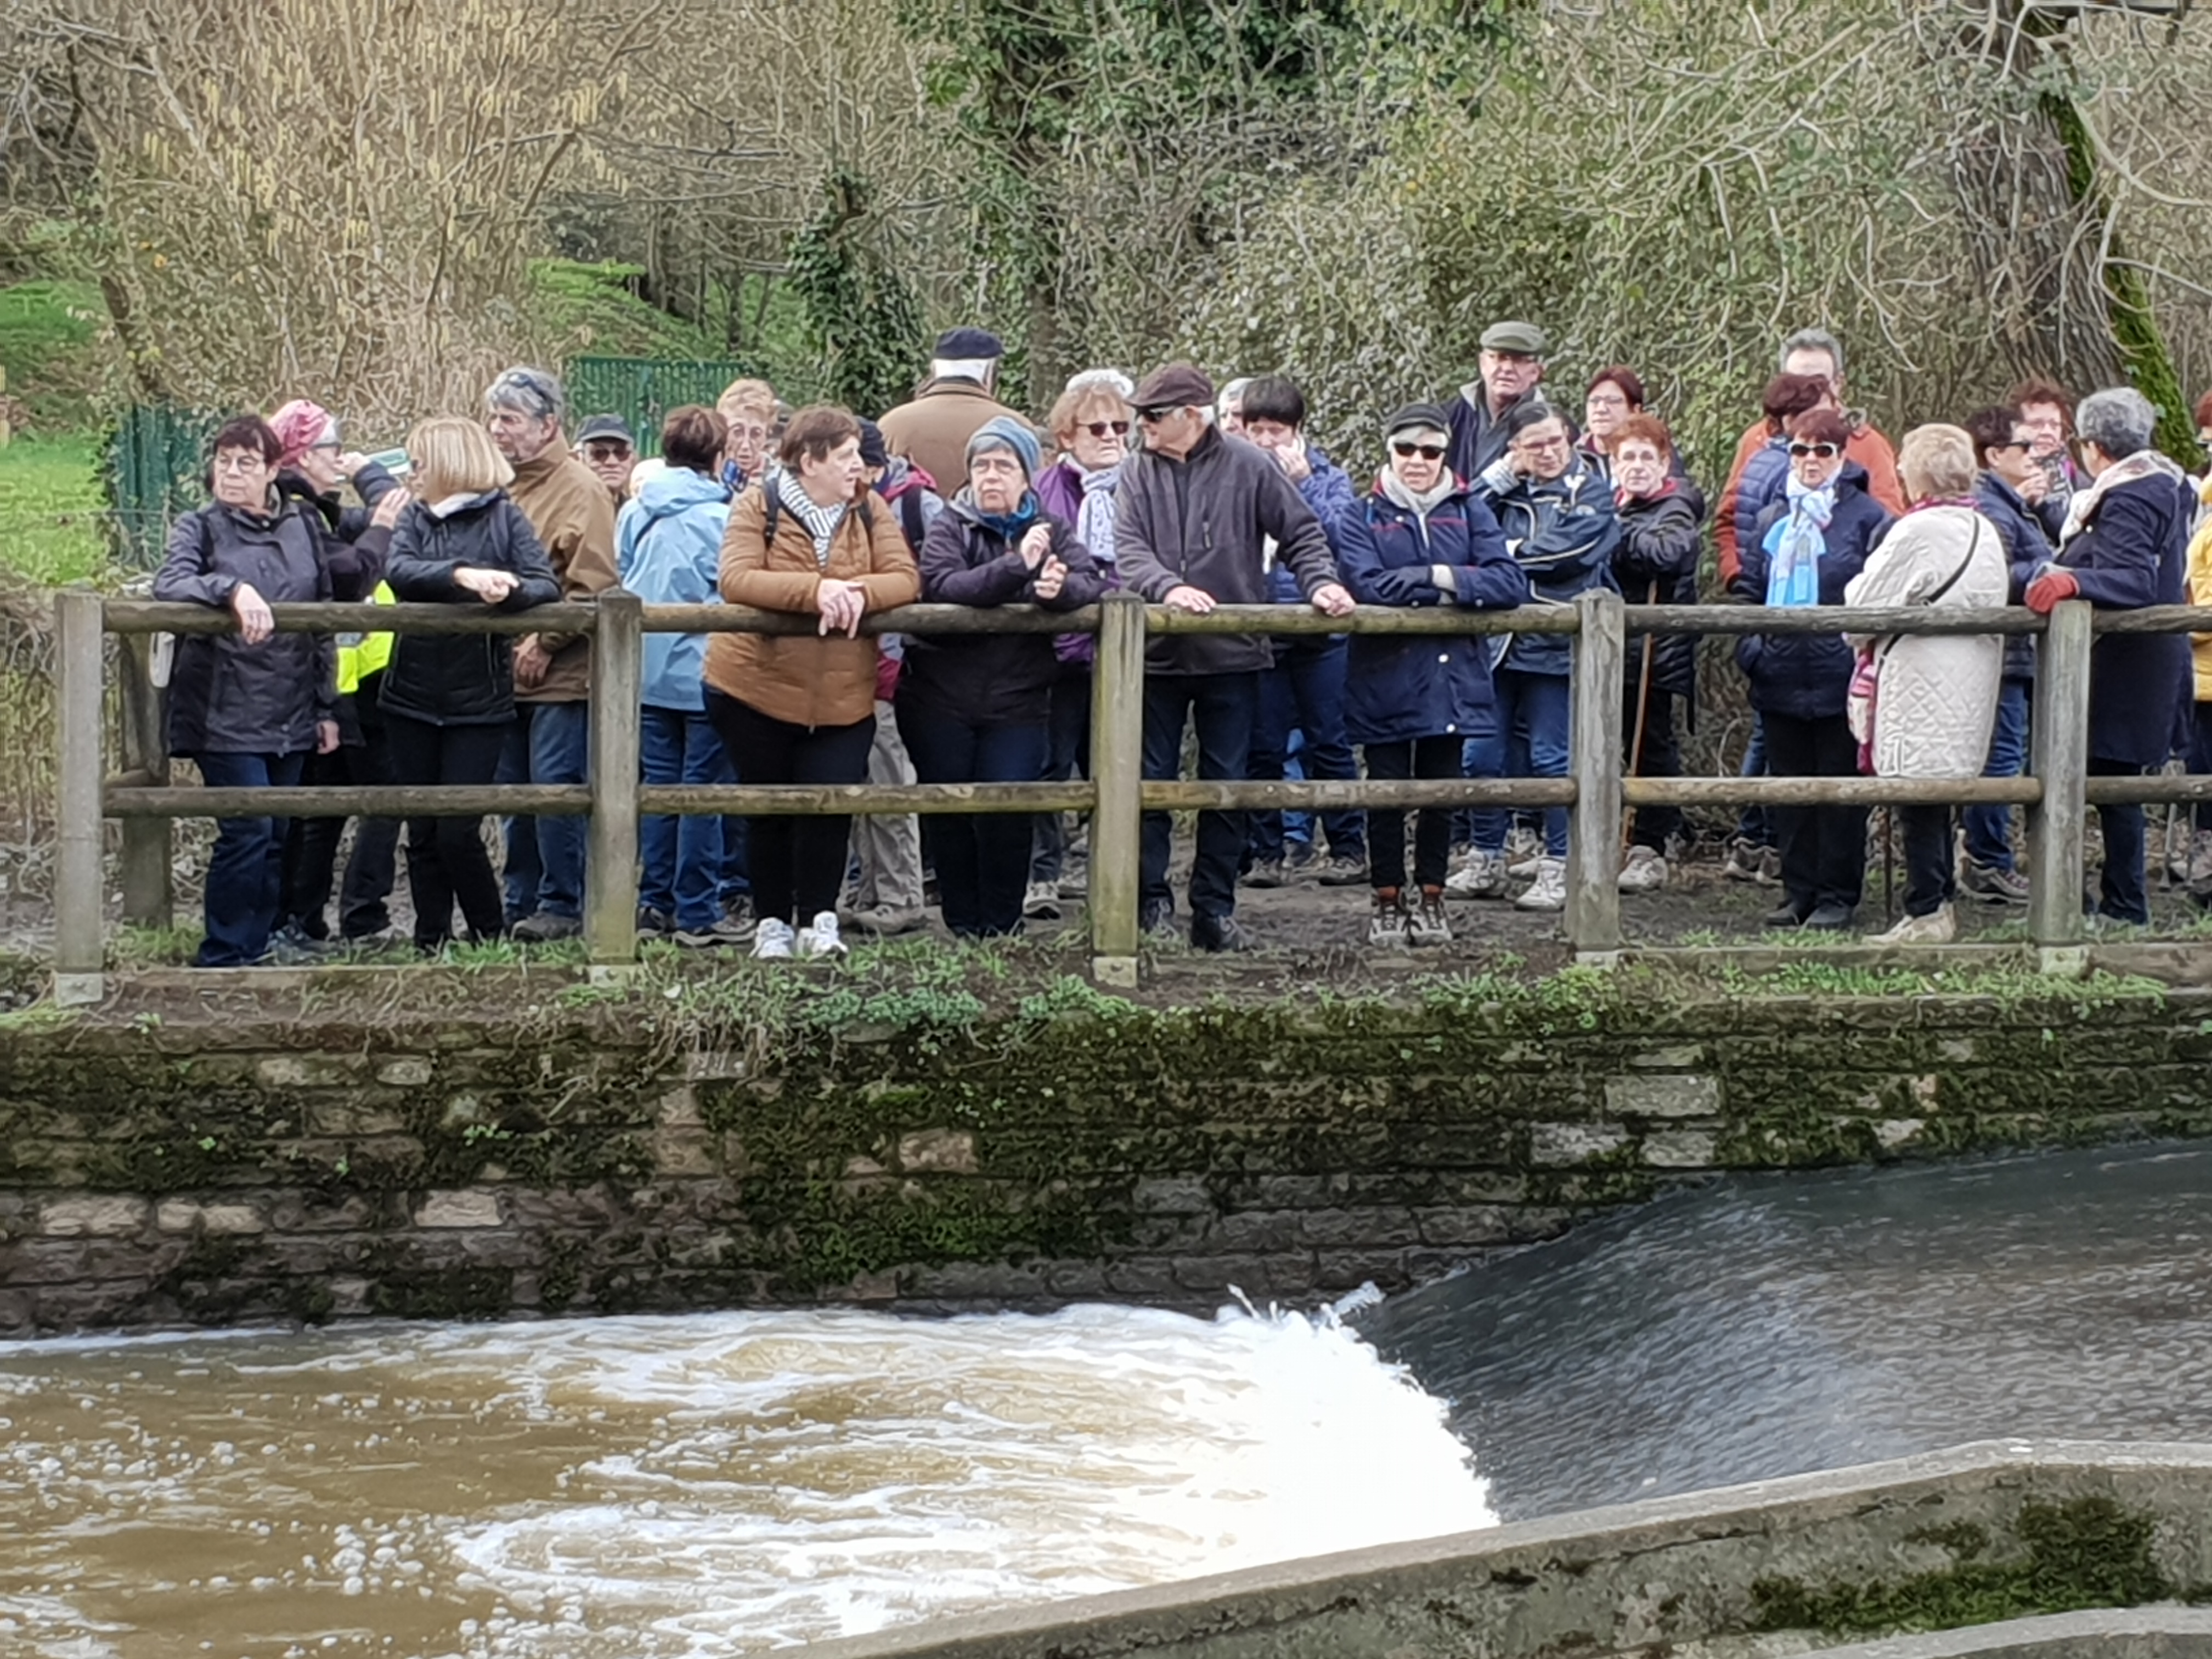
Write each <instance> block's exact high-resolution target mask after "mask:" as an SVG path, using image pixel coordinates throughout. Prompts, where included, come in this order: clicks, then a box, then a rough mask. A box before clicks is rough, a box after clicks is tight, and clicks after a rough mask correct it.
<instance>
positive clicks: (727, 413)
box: [714, 380, 775, 427]
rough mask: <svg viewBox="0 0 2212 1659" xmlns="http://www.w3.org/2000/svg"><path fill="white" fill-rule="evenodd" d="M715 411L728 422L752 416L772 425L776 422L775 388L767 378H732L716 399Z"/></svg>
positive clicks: (764, 423) (762, 422) (764, 424)
mask: <svg viewBox="0 0 2212 1659" xmlns="http://www.w3.org/2000/svg"><path fill="white" fill-rule="evenodd" d="M714 412H715V413H716V414H717V415H720V416H721V417H722V419H723V420H724V421H726V422H736V421H738V420H740V419H743V418H744V417H745V416H752V417H753V418H754V419H756V420H757V421H759V422H760V423H761V424H762V425H763V426H769V427H772V426H774V425H775V387H774V386H770V385H769V383H768V382H767V381H766V380H732V381H731V382H730V383H729V385H727V386H724V387H723V388H722V395H721V396H720V397H719V398H715V399H714Z"/></svg>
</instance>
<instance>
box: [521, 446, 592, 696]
mask: <svg viewBox="0 0 2212 1659" xmlns="http://www.w3.org/2000/svg"><path fill="white" fill-rule="evenodd" d="M507 494H508V495H510V496H512V497H513V501H514V504H515V505H516V506H517V507H520V508H521V509H522V515H523V517H525V518H526V519H528V520H530V527H531V528H532V530H533V531H535V532H537V533H538V545H539V546H540V547H541V548H543V549H544V552H545V556H546V557H547V558H548V559H549V560H550V561H551V562H552V565H553V573H554V574H555V575H556V577H557V578H559V580H560V583H561V597H562V599H568V600H571V601H577V602H582V603H588V602H590V601H591V600H592V599H597V598H598V597H599V595H600V594H601V593H603V592H605V591H606V590H607V589H608V588H610V587H612V586H614V585H615V582H616V580H617V578H616V575H615V507H614V501H612V499H611V497H610V496H609V495H607V487H606V486H605V484H603V483H600V482H599V475H598V474H597V473H595V472H593V471H592V469H591V468H589V467H587V466H586V465H584V464H583V463H582V462H581V461H580V460H578V459H576V458H575V457H574V455H572V454H570V453H568V447H567V446H566V445H565V444H563V443H562V442H560V441H557V440H556V441H555V442H554V443H552V444H550V445H548V446H547V447H545V448H544V449H542V450H540V451H539V452H538V453H537V454H536V455H535V456H533V457H532V459H529V460H526V461H525V462H523V463H522V464H521V465H519V466H517V467H516V468H515V469H514V483H513V484H512V485H511V486H509V488H508V490H507ZM533 637H534V638H535V639H536V640H537V641H538V645H539V646H540V647H542V648H543V649H544V651H545V652H546V653H548V654H550V656H551V657H552V659H553V661H552V664H551V665H550V667H548V668H547V669H546V671H545V678H544V679H543V680H542V681H540V682H539V683H538V684H537V685H535V686H533V687H532V688H531V689H530V690H527V691H518V692H517V693H516V694H515V696H516V698H517V700H518V701H520V702H582V701H583V700H585V699H586V698H587V697H589V696H591V695H592V638H591V635H588V634H539V635H534V636H533Z"/></svg>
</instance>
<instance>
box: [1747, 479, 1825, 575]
mask: <svg viewBox="0 0 2212 1659" xmlns="http://www.w3.org/2000/svg"><path fill="white" fill-rule="evenodd" d="M1789 500H1790V510H1789V512H1787V513H1784V514H1783V516H1782V517H1781V518H1779V519H1778V520H1775V522H1774V524H1773V526H1772V527H1771V528H1770V529H1769V530H1768V531H1767V532H1766V538H1765V541H1764V542H1763V543H1762V544H1761V545H1762V546H1764V547H1765V550H1766V556H1767V566H1766V602H1767V604H1769V605H1777V606H1780V605H1818V604H1820V556H1821V555H1822V554H1823V553H1825V552H1826V551H1827V550H1828V544H1827V540H1826V538H1825V537H1824V536H1823V535H1822V534H1821V532H1823V531H1825V530H1826V529H1827V527H1828V521H1829V520H1831V519H1832V518H1834V517H1835V516H1836V483H1835V480H1834V479H1832V478H1831V479H1830V480H1829V481H1828V482H1827V483H1826V484H1825V485H1823V486H1822V487H1821V488H1820V489H1807V488H1806V487H1805V486H1804V485H1803V484H1802V483H1798V482H1797V475H1796V473H1795V472H1794V471H1793V472H1792V473H1791V474H1790V483H1789Z"/></svg>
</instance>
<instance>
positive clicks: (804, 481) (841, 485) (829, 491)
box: [799, 432, 867, 507]
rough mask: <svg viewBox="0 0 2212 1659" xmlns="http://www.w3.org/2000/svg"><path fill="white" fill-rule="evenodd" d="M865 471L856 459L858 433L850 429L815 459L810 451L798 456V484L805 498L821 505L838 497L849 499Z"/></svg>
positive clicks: (826, 505)
mask: <svg viewBox="0 0 2212 1659" xmlns="http://www.w3.org/2000/svg"><path fill="white" fill-rule="evenodd" d="M866 471H867V467H866V465H865V464H864V463H863V462H862V461H861V459H860V434H859V433H857V432H856V433H854V435H852V436H851V437H849V438H848V439H846V440H845V441H844V442H843V443H842V444H839V445H838V446H837V447H836V448H835V449H833V450H831V451H830V452H829V453H828V454H826V455H824V456H822V457H821V458H820V459H816V458H815V457H814V456H811V455H804V454H803V455H801V456H800V457H799V488H800V489H804V490H805V492H806V495H807V499H808V500H810V501H813V502H814V503H816V504H817V506H821V507H835V506H836V505H837V504H838V503H839V502H840V501H851V500H852V499H853V497H854V495H856V494H857V493H858V492H859V490H860V479H861V477H863V475H865V474H866Z"/></svg>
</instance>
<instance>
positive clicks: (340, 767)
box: [283, 676, 401, 939]
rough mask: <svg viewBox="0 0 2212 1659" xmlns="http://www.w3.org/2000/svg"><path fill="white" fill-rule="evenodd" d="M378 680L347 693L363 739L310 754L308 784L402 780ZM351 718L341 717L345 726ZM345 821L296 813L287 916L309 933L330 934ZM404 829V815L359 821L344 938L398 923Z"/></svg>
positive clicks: (343, 891)
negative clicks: (396, 884)
mask: <svg viewBox="0 0 2212 1659" xmlns="http://www.w3.org/2000/svg"><path fill="white" fill-rule="evenodd" d="M376 683H377V682H376V679H375V678H374V676H372V677H371V678H369V679H368V680H367V681H365V682H363V684H362V689H361V690H360V691H358V692H357V693H356V694H354V695H353V696H351V697H349V699H347V701H348V702H351V703H352V705H353V709H352V713H353V715H354V719H355V720H356V721H357V722H358V724H359V730H360V735H361V741H360V742H358V743H347V744H341V745H340V746H339V747H338V748H337V749H334V750H331V752H330V753H329V754H327V755H310V756H308V757H307V771H306V772H305V774H304V775H302V776H301V780H300V781H301V782H302V783H309V784H332V783H336V784H362V785H368V786H373V787H381V786H383V785H386V784H391V783H394V782H397V781H398V780H397V779H396V778H394V777H393V776H392V750H391V739H390V738H388V737H387V736H386V732H385V729H384V711H383V709H381V708H379V707H378V706H377V702H376V691H375V686H376ZM346 724H347V722H346V721H345V720H343V718H341V720H340V721H339V725H340V727H341V729H343V727H344V726H346ZM345 826H346V820H345V819H343V818H294V819H293V820H292V828H291V830H290V833H289V835H288V836H286V837H285V842H284V903H283V919H284V921H286V922H287V923H289V924H290V925H291V926H293V927H297V928H298V929H299V930H300V931H301V933H305V934H306V935H307V937H308V938H309V939H328V938H329V937H330V932H331V927H330V919H329V916H328V915H327V914H326V912H327V910H328V908H329V906H330V902H331V881H332V879H333V878H334V877H335V876H336V875H337V859H338V843H339V842H340V841H341V840H342V839H343V836H344V835H345ZM400 828H401V825H400V822H399V820H398V818H356V819H355V820H354V832H353V852H352V853H351V854H349V856H348V857H347V859H346V867H345V881H344V884H343V886H342V887H340V888H339V890H338V932H339V933H340V934H341V935H342V936H343V937H344V938H346V939H362V938H365V937H367V936H368V934H371V933H382V932H383V931H384V930H385V928H386V927H389V926H390V925H391V921H392V913H391V911H390V910H388V909H387V908H386V901H387V900H388V899H390V898H391V896H392V882H393V880H394V878H395V876H396V873H397V871H398V860H399V832H400Z"/></svg>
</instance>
